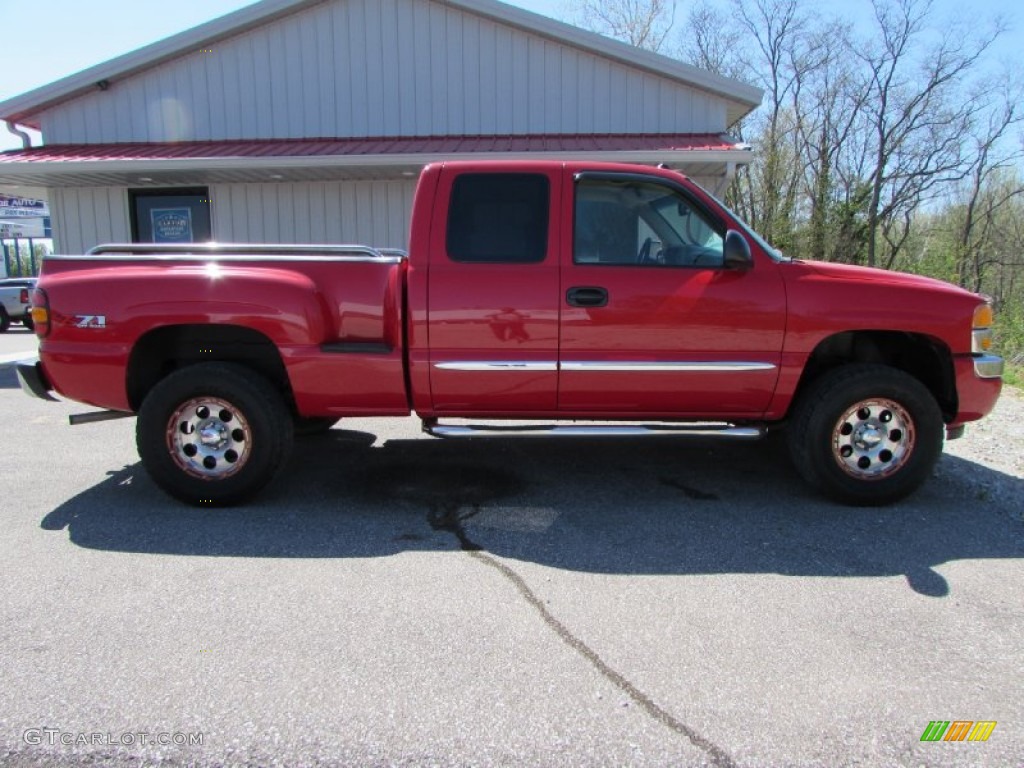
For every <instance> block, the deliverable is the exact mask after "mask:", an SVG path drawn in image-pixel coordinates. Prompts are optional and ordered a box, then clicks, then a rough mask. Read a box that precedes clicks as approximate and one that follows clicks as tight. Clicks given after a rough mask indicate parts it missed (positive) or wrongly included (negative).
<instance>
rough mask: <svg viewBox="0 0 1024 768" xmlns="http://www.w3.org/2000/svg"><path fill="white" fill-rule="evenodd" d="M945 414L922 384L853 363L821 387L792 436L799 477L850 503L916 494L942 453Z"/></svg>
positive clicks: (798, 415)
mask: <svg viewBox="0 0 1024 768" xmlns="http://www.w3.org/2000/svg"><path fill="white" fill-rule="evenodd" d="M943 429H944V426H943V421H942V413H941V411H940V410H939V406H938V403H936V401H935V398H934V397H933V396H932V394H931V392H929V391H928V389H927V388H926V387H925V386H924V385H923V384H922V383H921V382H920V381H918V380H917V379H915V378H914V377H913V376H910V375H909V374H907V373H904V372H903V371H900V370H898V369H896V368H890V367H889V366H885V365H866V364H850V365H844V366H841V367H839V368H835V369H833V370H831V371H829V372H828V373H826V374H824V375H823V376H822V377H821V378H820V379H818V380H817V381H815V382H813V383H812V384H811V385H810V387H808V389H807V390H806V391H805V392H804V393H803V396H802V397H801V398H800V400H799V401H798V403H797V404H796V406H795V408H794V412H793V417H792V419H791V420H790V423H789V427H788V429H787V432H788V440H789V450H790V455H791V456H792V458H793V463H794V465H795V466H796V469H797V471H798V472H800V474H801V475H803V477H804V479H806V480H807V481H808V482H809V483H810V484H811V485H812V486H814V487H815V488H817V489H818V490H820V491H821V492H822V493H824V494H825V495H827V496H830V497H831V498H833V499H835V500H837V501H840V502H842V503H844V504H851V505H856V506H874V505H880V504H888V503H890V502H893V501H897V500H899V499H902V498H903V497H905V496H907V495H909V494H911V493H913V492H914V491H915V490H917V488H918V487H919V486H920V485H921V484H922V483H923V482H924V481H925V480H926V479H927V478H928V475H929V474H930V473H931V470H932V467H933V466H934V465H935V462H936V461H937V460H938V458H939V454H940V453H941V452H942V434H943Z"/></svg>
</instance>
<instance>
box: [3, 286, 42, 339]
mask: <svg viewBox="0 0 1024 768" xmlns="http://www.w3.org/2000/svg"><path fill="white" fill-rule="evenodd" d="M35 287H36V278H34V277H8V278H4V279H2V280H0V333H6V332H7V329H8V328H10V327H11V323H12V322H16V323H21V324H23V325H24V326H25V327H26V328H28V329H29V330H30V331H31V330H32V311H31V310H32V290H33V289H34V288H35Z"/></svg>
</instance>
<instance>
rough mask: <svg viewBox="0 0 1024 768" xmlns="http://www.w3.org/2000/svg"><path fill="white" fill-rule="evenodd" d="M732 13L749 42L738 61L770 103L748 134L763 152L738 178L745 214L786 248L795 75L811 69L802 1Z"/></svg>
mask: <svg viewBox="0 0 1024 768" xmlns="http://www.w3.org/2000/svg"><path fill="white" fill-rule="evenodd" d="M732 11H733V15H734V17H735V19H736V21H738V22H739V28H740V29H741V30H742V31H743V34H744V36H745V38H746V39H747V40H749V41H750V44H749V45H741V46H739V47H740V50H741V51H742V53H739V54H738V57H739V59H740V60H741V61H742V62H743V68H744V70H745V71H746V72H748V73H750V74H751V76H752V78H753V80H754V82H755V84H757V85H759V86H761V87H762V88H763V89H764V91H765V101H766V103H765V104H763V105H762V107H761V110H760V111H759V112H758V114H757V115H756V116H755V117H754V119H753V120H752V121H751V125H750V127H749V129H748V130H749V134H748V135H749V136H750V137H751V141H752V143H754V144H755V146H757V147H758V150H759V152H758V158H757V161H756V162H755V164H754V165H753V166H752V167H750V168H748V169H747V171H746V172H745V173H744V174H743V175H742V176H741V178H740V185H741V186H742V185H749V189H747V190H746V193H747V196H748V197H749V198H750V201H749V202H750V206H749V210H747V211H745V213H746V214H747V215H748V217H749V218H750V221H751V224H752V225H753V226H754V227H755V228H757V229H759V230H760V231H761V233H762V234H763V235H764V236H765V237H766V238H768V240H769V241H770V242H772V243H775V244H777V245H779V246H781V247H783V248H788V247H789V246H790V245H791V236H792V231H793V216H794V213H795V209H796V201H797V195H798V193H799V189H798V187H799V183H800V174H801V171H800V168H801V163H800V147H799V144H798V140H799V133H798V131H797V125H798V123H799V111H798V110H796V109H794V103H793V95H794V88H795V84H796V77H795V76H794V71H799V70H801V69H802V68H803V67H805V66H806V65H807V62H806V53H807V24H808V18H807V15H806V13H805V12H804V11H803V9H802V8H801V6H800V0H732Z"/></svg>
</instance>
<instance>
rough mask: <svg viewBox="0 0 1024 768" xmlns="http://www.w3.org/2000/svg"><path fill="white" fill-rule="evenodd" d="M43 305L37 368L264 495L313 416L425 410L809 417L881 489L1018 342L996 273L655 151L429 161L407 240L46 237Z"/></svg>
mask: <svg viewBox="0 0 1024 768" xmlns="http://www.w3.org/2000/svg"><path fill="white" fill-rule="evenodd" d="M33 304H34V309H33V317H34V319H35V324H36V333H37V334H38V335H39V337H40V340H41V341H40V354H39V357H40V360H39V361H38V362H35V363H25V364H22V365H20V366H19V368H18V372H19V376H20V378H21V380H22V386H23V387H24V389H25V390H26V391H28V392H29V393H31V394H35V395H37V396H42V397H49V392H50V391H56V392H57V393H59V394H60V395H62V396H64V397H66V398H69V399H72V400H77V401H81V402H83V403H89V404H91V405H94V406H98V407H100V408H103V409H109V410H110V411H112V412H115V414H114V415H116V414H118V413H124V414H132V413H134V414H138V420H137V425H136V435H137V445H138V450H139V453H140V455H141V457H142V461H143V464H144V465H145V467H146V469H147V470H148V471H149V473H150V474H151V475H152V477H153V478H154V480H155V481H156V482H157V483H158V484H159V485H160V486H161V487H162V488H163V489H164V490H165V491H167V492H168V493H170V494H171V495H173V496H175V497H177V498H179V499H182V500H184V501H186V502H189V503H193V504H230V503H236V502H238V501H241V500H243V499H245V498H247V497H249V496H251V495H252V494H253V493H255V492H256V491H258V490H259V489H260V488H262V487H263V486H264V485H265V484H266V483H267V482H268V481H269V480H270V479H271V478H272V477H273V476H274V475H275V474H276V473H277V472H278V470H280V469H281V467H282V466H283V465H284V464H285V463H286V459H287V457H288V454H289V451H290V449H291V446H292V441H293V436H294V435H295V434H297V433H298V434H301V433H303V432H308V431H313V430H317V429H327V428H329V427H330V426H331V425H332V424H333V423H335V422H336V421H337V420H338V419H339V418H343V417H346V416H406V415H408V414H409V413H410V412H415V413H416V414H418V416H419V417H420V418H421V419H422V420H423V425H424V428H425V429H426V430H427V431H428V432H429V433H431V434H433V435H436V436H440V437H479V436H489V435H501V436H505V437H508V436H511V435H522V434H528V435H531V436H533V435H537V434H545V435H552V436H557V435H609V436H610V435H620V434H621V435H688V434H691V435H692V434H697V435H701V436H708V435H711V436H718V437H721V438H736V439H753V438H757V437H761V436H763V435H764V434H765V433H766V431H768V430H769V429H773V428H776V427H780V428H781V427H786V432H787V435H788V444H789V448H790V452H791V454H792V457H793V460H794V462H795V464H796V467H797V468H798V470H799V471H800V473H801V474H802V475H803V476H804V477H805V478H806V479H807V480H808V481H809V482H810V483H811V484H813V485H814V486H815V487H816V488H818V489H819V490H820V491H822V492H823V493H825V494H827V495H829V496H831V497H833V498H835V499H838V500H840V501H843V502H846V503H852V504H882V503H887V502H890V501H893V500H896V499H899V498H901V497H903V496H905V495H907V494H908V493H910V492H911V491H913V490H914V489H916V488H917V487H918V486H919V485H920V484H921V483H922V482H923V481H924V480H925V479H926V478H927V477H928V475H929V472H930V470H931V468H932V466H933V464H934V463H935V461H936V459H937V458H938V456H939V454H940V452H941V450H942V442H943V437H944V434H946V435H948V436H950V437H955V436H958V435H959V433H961V432H962V431H963V425H964V424H965V423H966V422H969V421H973V420H976V419H980V418H982V417H983V416H985V415H986V414H987V413H988V412H989V411H990V410H991V409H992V407H993V405H994V403H995V401H996V398H997V397H998V395H999V391H1000V386H1001V375H1002V367H1003V363H1002V360H1001V359H1000V358H999V357H996V356H994V355H992V354H991V353H990V351H989V348H990V345H991V325H992V310H991V307H990V306H989V304H988V303H987V302H986V300H985V299H984V298H983V297H981V296H979V295H977V294H973V293H969V292H967V291H964V290H961V289H960V288H957V287H955V286H952V285H949V284H946V283H942V282H939V281H936V280H930V279H926V278H923V277H915V276H911V275H905V274H899V273H893V272H885V271H881V270H874V269H864V268H858V267H852V266H842V265H837V264H828V263H817V262H804V261H796V260H791V259H788V258H786V257H784V256H782V255H781V254H779V253H778V252H776V251H775V250H773V249H772V248H771V247H770V246H769V245H768V244H767V243H765V242H764V241H763V240H762V239H760V238H759V237H758V236H757V235H756V234H754V233H753V232H752V231H751V230H750V229H748V228H747V227H746V225H744V224H743V223H742V222H741V221H740V220H739V219H737V218H736V217H735V216H734V215H733V214H732V213H731V212H730V211H729V210H728V209H727V208H725V207H724V206H723V205H722V204H721V203H719V202H717V201H716V200H715V199H714V198H713V197H711V196H710V195H709V194H707V193H706V192H705V191H704V190H703V189H701V188H700V187H699V186H697V185H696V184H694V183H692V182H691V181H690V180H688V179H686V178H685V177H684V176H682V175H680V174H679V173H676V172H674V171H671V170H664V169H656V168H651V167H647V166H629V165H611V164H600V163H594V164H587V163H560V162H516V163H497V162H487V163H484V162H456V163H445V164H436V165H430V166H428V167H427V168H426V169H425V170H424V171H423V173H422V175H421V177H420V180H419V184H418V186H417V190H416V195H415V200H414V204H413V213H412V223H411V232H410V241H409V252H408V255H407V256H406V255H405V254H404V253H397V252H387V251H381V250H376V249H372V248H368V247H364V246H301V245H295V246H253V245H234V246H223V245H221V246H218V245H215V244H209V245H187V246H173V247H166V248H161V247H160V246H152V245H150V246H142V245H122V246H101V247H100V248H97V249H94V251H93V252H92V253H91V254H90V255H87V256H56V257H48V258H47V259H46V260H45V262H44V266H43V270H42V277H41V279H40V282H39V286H38V290H37V291H36V293H35V296H34V300H33ZM452 418H459V419H471V420H472V419H475V420H479V421H484V420H486V421H492V420H496V419H499V420H513V421H519V422H525V421H529V422H530V423H531V424H530V426H528V427H526V426H523V427H514V426H504V427H498V428H495V427H492V426H485V425H483V424H465V423H462V422H459V423H454V424H453V423H450V419H452ZM446 421H448V422H449V423H446ZM536 422H545V423H544V424H541V425H537V424H536ZM567 422H569V423H567ZM595 422H601V423H595Z"/></svg>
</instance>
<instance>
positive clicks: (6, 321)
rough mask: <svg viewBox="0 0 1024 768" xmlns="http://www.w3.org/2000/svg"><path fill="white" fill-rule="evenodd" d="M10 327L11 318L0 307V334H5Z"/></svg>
mask: <svg viewBox="0 0 1024 768" xmlns="http://www.w3.org/2000/svg"><path fill="white" fill-rule="evenodd" d="M10 327H11V317H10V315H8V314H7V310H6V309H4V308H3V307H0V333H7V329H8V328H10Z"/></svg>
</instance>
